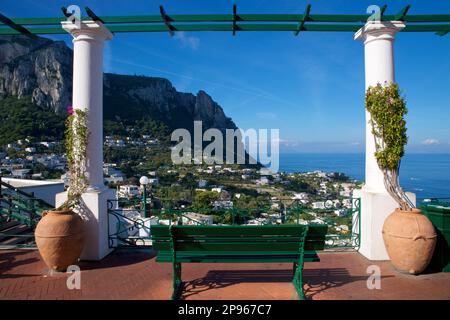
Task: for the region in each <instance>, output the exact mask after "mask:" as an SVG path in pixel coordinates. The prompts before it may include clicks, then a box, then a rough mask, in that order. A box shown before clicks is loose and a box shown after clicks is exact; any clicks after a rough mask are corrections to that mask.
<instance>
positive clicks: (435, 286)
mask: <svg viewBox="0 0 450 320" xmlns="http://www.w3.org/2000/svg"><path fill="white" fill-rule="evenodd" d="M319 255H320V258H321V262H319V263H306V264H305V272H304V282H305V293H306V297H307V299H312V300H327V299H328V300H329V299H346V300H347V299H349V300H351V299H374V300H379V299H388V300H389V299H401V300H405V299H432V300H447V299H450V273H431V272H428V273H424V274H421V275H418V276H412V275H406V274H400V273H398V272H397V271H395V270H394V269H393V267H392V266H391V264H390V263H389V262H388V261H381V262H373V261H369V260H367V259H365V258H364V257H363V256H361V255H360V254H359V253H357V252H322V253H320V254H319ZM374 264H375V265H377V266H379V267H380V270H381V289H372V290H369V289H368V288H367V285H366V283H367V279H368V277H369V274H367V273H366V270H367V267H368V266H370V265H374ZM80 268H81V289H80V290H69V289H67V286H66V281H67V277H68V274H65V273H56V274H53V275H50V273H49V270H48V269H47V268H46V266H45V264H44V263H43V262H42V260H41V259H40V257H39V253H38V251H36V250H7V251H0V299H64V300H71V299H169V298H170V294H171V280H172V265H171V264H170V263H156V262H155V258H154V252H152V251H151V250H150V249H146V250H142V249H141V250H137V249H119V250H116V251H115V252H113V253H112V254H111V255H109V256H108V257H106V258H105V259H103V260H102V261H100V262H81V263H80ZM183 280H184V281H185V284H186V286H185V290H184V293H183V296H182V298H183V299H208V300H214V299H269V300H270V299H277V300H291V299H297V296H296V293H295V289H294V286H293V285H292V283H291V280H292V265H291V264H286V263H274V264H259V263H255V264H220V263H217V264H196V263H187V264H183Z"/></svg>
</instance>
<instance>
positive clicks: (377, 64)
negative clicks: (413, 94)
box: [355, 21, 405, 192]
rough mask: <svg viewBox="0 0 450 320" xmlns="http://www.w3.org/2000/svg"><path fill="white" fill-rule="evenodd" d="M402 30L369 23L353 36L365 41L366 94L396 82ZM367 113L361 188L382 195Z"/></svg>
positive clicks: (397, 26) (397, 24) (391, 24)
mask: <svg viewBox="0 0 450 320" xmlns="http://www.w3.org/2000/svg"><path fill="white" fill-rule="evenodd" d="M404 27H405V24H404V23H402V22H397V21H383V22H378V21H373V22H368V23H367V24H366V25H365V26H364V27H363V28H361V29H359V31H358V32H356V34H355V40H363V41H364V59H365V69H366V90H367V88H369V87H370V86H376V85H377V84H378V83H381V84H385V83H392V82H394V81H395V71H394V70H395V69H394V38H395V34H396V33H397V32H399V31H400V30H401V29H403V28H404ZM369 121H370V113H369V112H367V110H366V177H365V185H364V188H365V189H367V190H373V191H378V192H383V191H385V187H384V182H383V173H382V172H381V170H380V168H379V167H378V164H377V161H376V159H375V156H374V153H375V140H374V137H373V134H372V126H371V125H370V122H369Z"/></svg>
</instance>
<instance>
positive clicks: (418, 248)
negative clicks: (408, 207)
mask: <svg viewBox="0 0 450 320" xmlns="http://www.w3.org/2000/svg"><path fill="white" fill-rule="evenodd" d="M383 240H384V244H385V246H386V250H387V253H388V255H389V258H390V259H391V263H392V264H393V266H394V267H395V268H396V269H397V270H398V271H400V272H404V273H410V274H418V273H421V272H423V271H424V270H425V268H426V267H427V266H428V264H429V263H430V260H431V258H432V257H433V252H434V248H435V246H436V240H437V235H436V230H435V229H434V226H433V224H432V223H431V222H430V220H428V218H427V217H426V216H425V215H423V214H422V212H421V211H420V210H419V209H413V210H412V211H404V210H400V209H396V210H395V211H394V212H393V213H391V214H390V215H389V216H388V217H387V218H386V220H385V221H384V224H383Z"/></svg>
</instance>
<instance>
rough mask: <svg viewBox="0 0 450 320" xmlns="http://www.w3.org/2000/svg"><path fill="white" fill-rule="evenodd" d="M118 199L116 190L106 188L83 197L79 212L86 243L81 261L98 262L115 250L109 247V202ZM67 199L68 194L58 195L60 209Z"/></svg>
mask: <svg viewBox="0 0 450 320" xmlns="http://www.w3.org/2000/svg"><path fill="white" fill-rule="evenodd" d="M115 198H116V190H114V189H107V188H104V189H103V190H99V191H97V192H86V193H83V195H82V203H83V208H82V209H81V210H80V211H79V212H78V211H77V212H78V213H79V214H80V215H81V216H82V218H83V220H84V222H85V231H86V242H85V246H84V250H83V252H82V254H81V260H91V261H98V260H101V259H103V258H104V257H105V256H107V255H108V254H109V253H110V252H111V251H112V250H113V248H110V247H109V239H108V235H109V230H108V207H107V200H114V199H115ZM66 199H67V192H61V193H58V194H56V206H57V207H58V206H59V205H61V204H62V203H63V202H64V201H65V200H66Z"/></svg>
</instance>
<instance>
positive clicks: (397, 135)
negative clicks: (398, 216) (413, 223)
mask: <svg viewBox="0 0 450 320" xmlns="http://www.w3.org/2000/svg"><path fill="white" fill-rule="evenodd" d="M366 109H367V111H368V112H369V113H370V124H371V126H372V134H373V135H374V138H375V149H376V152H375V158H376V159H377V163H378V166H379V168H380V169H381V171H382V172H383V175H384V183H385V186H386V189H387V191H388V192H389V194H390V195H391V196H392V197H393V198H394V199H395V200H396V201H397V203H398V204H399V205H400V208H401V209H403V210H410V209H411V208H413V207H414V205H413V204H412V202H411V201H410V200H409V198H408V197H407V196H406V194H405V193H404V191H403V189H402V188H401V187H400V183H399V170H400V163H401V159H402V157H403V155H404V153H405V145H406V144H407V143H408V136H407V135H406V121H405V118H404V117H405V115H406V114H407V112H408V110H407V108H406V101H405V99H404V98H403V97H402V96H401V95H400V91H399V88H398V85H397V84H395V83H391V84H386V85H385V86H383V85H381V84H377V85H376V86H374V87H369V88H368V89H367V92H366Z"/></svg>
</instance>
